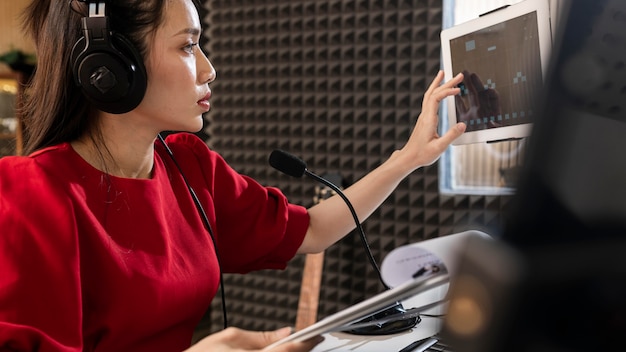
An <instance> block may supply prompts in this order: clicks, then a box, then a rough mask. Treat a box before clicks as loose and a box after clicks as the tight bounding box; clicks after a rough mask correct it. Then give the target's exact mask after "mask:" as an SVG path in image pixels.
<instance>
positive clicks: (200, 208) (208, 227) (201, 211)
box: [157, 133, 228, 329]
mask: <svg viewBox="0 0 626 352" xmlns="http://www.w3.org/2000/svg"><path fill="white" fill-rule="evenodd" d="M157 136H158V138H159V140H160V141H161V144H163V147H165V151H166V152H167V154H168V155H169V156H170V159H172V161H173V162H174V165H176V168H177V169H178V172H179V173H180V175H181V176H182V178H183V181H184V182H185V185H186V186H187V189H188V190H189V194H190V195H191V198H193V202H194V203H195V205H196V208H197V209H198V213H199V214H200V217H201V218H202V222H203V223H204V227H205V228H206V230H207V231H208V232H209V236H210V237H211V241H212V242H213V248H214V250H215V256H216V258H217V264H218V267H219V272H220V293H221V297H222V315H223V318H224V329H226V328H227V327H228V316H227V314H226V295H225V294H224V275H223V274H222V269H221V268H222V266H221V264H220V255H219V252H218V250H217V242H216V240H215V235H214V234H213V228H212V227H211V224H210V223H209V217H208V216H207V215H206V212H205V211H204V207H203V206H202V204H201V203H200V199H198V196H197V195H196V192H195V191H194V190H193V188H192V187H191V185H190V184H189V182H188V181H187V177H185V174H184V173H183V169H182V168H181V167H180V165H179V164H178V162H177V161H176V158H174V153H173V152H172V150H171V149H170V147H169V146H168V145H167V143H166V142H165V139H163V136H161V134H160V133H159V134H158V135H157Z"/></svg>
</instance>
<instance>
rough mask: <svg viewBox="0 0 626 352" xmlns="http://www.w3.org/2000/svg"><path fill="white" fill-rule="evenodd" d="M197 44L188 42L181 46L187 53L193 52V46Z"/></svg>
mask: <svg viewBox="0 0 626 352" xmlns="http://www.w3.org/2000/svg"><path fill="white" fill-rule="evenodd" d="M197 46H198V43H189V44H187V45H185V46H184V47H183V50H184V51H185V52H187V53H188V54H193V52H194V49H195V47H197Z"/></svg>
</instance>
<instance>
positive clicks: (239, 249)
mask: <svg viewBox="0 0 626 352" xmlns="http://www.w3.org/2000/svg"><path fill="white" fill-rule="evenodd" d="M168 142H170V147H171V148H172V150H173V152H174V155H175V156H176V158H177V159H180V160H179V164H181V166H182V167H183V169H184V172H185V173H188V175H186V176H187V177H188V179H189V180H190V183H192V185H193V187H194V190H195V191H196V193H197V194H198V196H199V197H200V199H201V202H202V203H203V204H204V206H206V207H207V208H208V210H207V212H209V213H210V215H211V216H212V219H211V220H212V221H213V222H212V224H214V227H215V228H214V230H215V234H216V237H217V243H218V251H219V255H220V260H221V264H222V270H223V271H224V272H238V273H245V272H249V271H252V270H261V269H284V268H285V266H286V265H287V262H288V261H289V260H291V259H292V258H293V256H294V255H295V254H296V252H297V250H298V248H300V245H301V244H302V241H303V240H304V235H305V234H306V231H307V228H308V226H309V215H308V212H307V210H306V208H304V207H302V206H299V205H294V204H290V203H289V202H288V200H287V198H286V197H285V195H284V194H283V193H282V192H280V190H278V189H277V188H273V187H264V186H262V185H260V184H259V183H258V182H257V181H255V180H253V179H252V178H250V177H247V176H245V175H241V174H239V173H237V172H236V171H235V170H233V169H232V168H231V167H230V166H229V165H228V164H227V163H226V161H225V160H224V159H223V158H222V157H221V156H220V155H219V154H217V153H215V152H213V151H211V150H210V149H209V148H208V147H207V145H206V144H205V143H204V142H203V141H202V140H200V139H199V138H197V137H196V136H194V135H191V134H176V135H172V136H169V137H168ZM179 156H180V157H179ZM268 167H269V166H268Z"/></svg>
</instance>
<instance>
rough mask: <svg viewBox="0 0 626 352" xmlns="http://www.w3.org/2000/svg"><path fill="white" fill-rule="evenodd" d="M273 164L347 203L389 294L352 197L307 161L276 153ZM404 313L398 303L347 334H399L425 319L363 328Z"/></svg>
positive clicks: (379, 277) (401, 319)
mask: <svg viewBox="0 0 626 352" xmlns="http://www.w3.org/2000/svg"><path fill="white" fill-rule="evenodd" d="M269 163H270V165H271V166H272V167H273V168H275V169H276V170H278V171H280V172H282V173H284V174H287V175H289V176H292V177H302V176H303V175H307V176H309V177H311V178H313V179H314V180H316V181H318V182H321V183H322V184H324V185H326V186H328V187H329V188H330V189H332V190H333V191H335V192H336V193H337V195H339V196H340V197H341V199H343V201H344V202H345V203H346V205H347V206H348V209H349V210H350V213H351V214H352V218H353V219H354V223H355V224H356V228H357V230H358V232H359V235H360V238H361V243H362V244H363V247H364V248H365V253H366V254H367V257H368V259H369V262H370V264H371V265H372V267H373V268H374V271H375V272H376V275H378V279H379V280H380V282H381V283H382V285H383V287H384V288H385V289H386V290H389V289H390V287H389V286H388V285H387V284H386V283H385V281H384V280H383V277H382V275H381V273H380V269H379V267H378V264H376V260H375V259H374V256H373V255H372V251H371V249H370V246H369V243H368V241H367V238H366V237H365V231H364V230H363V226H361V221H359V218H358V216H357V214H356V211H355V210H354V207H353V206H352V203H351V202H350V200H349V199H348V197H347V196H346V195H345V194H344V193H343V192H342V191H341V189H340V188H339V187H337V186H336V185H335V184H333V183H332V182H330V181H328V180H327V179H325V178H323V177H321V176H318V175H316V174H314V173H312V172H310V171H309V170H308V169H307V167H306V163H305V162H304V160H302V159H300V158H298V157H296V156H294V155H291V154H289V153H287V152H285V151H283V150H279V149H277V150H274V151H272V153H271V154H270V157H269ZM404 313H406V310H405V309H404V307H403V306H402V303H400V302H397V303H396V304H395V305H393V306H391V307H389V308H388V309H386V310H383V311H381V312H378V313H376V314H373V315H371V316H369V317H366V318H364V319H362V320H360V321H357V322H356V323H354V324H359V325H360V326H361V327H359V328H355V329H352V330H346V331H345V332H348V333H353V334H358V335H387V334H395V333H398V332H402V331H405V330H408V329H411V328H413V327H414V326H415V325H417V324H418V323H419V322H420V321H421V318H420V317H419V316H417V317H412V316H411V317H408V318H406V317H402V318H400V319H397V320H396V319H393V320H391V321H388V322H386V323H382V324H374V325H370V326H363V323H367V322H368V321H377V320H381V319H383V318H386V317H391V316H394V315H396V314H397V315H398V316H402V315H403V314H404Z"/></svg>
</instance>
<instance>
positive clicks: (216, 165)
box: [0, 134, 309, 351]
mask: <svg viewBox="0 0 626 352" xmlns="http://www.w3.org/2000/svg"><path fill="white" fill-rule="evenodd" d="M167 141H168V145H169V146H170V148H171V150H172V151H173V153H174V155H175V157H176V159H177V161H178V163H179V165H181V167H182V168H183V171H184V173H185V176H186V177H187V179H188V181H189V182H190V184H191V185H192V187H193V188H194V190H195V191H196V193H197V194H198V197H199V198H200V200H201V203H202V204H203V206H204V208H205V210H206V213H207V215H208V217H209V219H210V223H211V225H212V228H213V230H214V233H215V236H216V241H217V244H218V251H219V255H220V259H221V264H222V271H223V272H238V273H245V272H248V271H251V270H259V269H269V268H276V269H279V268H284V267H285V265H286V263H287V261H289V260H290V259H291V258H292V257H293V255H294V254H295V252H296V250H297V249H298V247H299V246H300V244H301V243H302V240H303V238H304V234H305V232H306V229H307V227H308V222H309V218H308V214H307V212H306V209H304V208H302V207H300V206H295V205H291V204H289V203H288V202H287V199H286V198H285V196H284V195H283V194H282V193H280V191H278V190H277V189H275V188H270V187H262V186H261V185H259V184H258V183H257V182H255V181H254V180H252V179H250V178H248V177H246V176H243V175H240V174H238V173H236V172H235V171H234V170H233V169H231V168H230V167H229V166H228V165H227V164H226V162H225V161H224V160H223V159H222V158H221V157H220V156H219V155H218V154H217V153H215V152H212V151H210V150H209V149H208V148H207V147H206V145H205V144H204V143H203V142H202V141H201V140H200V139H199V138H197V137H195V136H194V135H191V134H176V135H171V136H169V137H168V139H167ZM155 148H156V151H155V156H154V172H153V176H152V178H151V179H125V178H119V177H114V176H108V175H106V174H104V173H102V172H100V171H98V170H96V169H95V168H93V167H92V166H90V165H89V164H88V163H87V162H85V161H84V160H83V159H82V158H81V157H80V156H79V155H78V154H77V153H76V152H75V151H74V150H73V149H72V148H71V146H70V145H69V144H68V143H63V144H60V145H57V146H54V147H50V148H46V149H44V150H41V151H38V152H36V153H34V154H32V155H30V156H28V157H5V158H2V159H0V350H6V349H8V350H18V351H22V350H26V351H32V350H38V351H95V350H99V351H100V350H101V351H131V350H132V351H180V350H183V349H185V348H187V347H189V343H190V341H191V336H192V333H193V330H194V328H195V326H196V325H197V323H198V322H199V320H200V319H201V317H202V315H203V314H204V312H205V311H206V309H207V307H208V305H209V303H210V301H211V299H212V298H213V296H214V295H215V293H216V291H217V287H218V285H219V271H218V264H217V260H216V256H215V252H214V248H213V244H212V242H211V239H210V237H209V235H208V233H207V231H206V230H205V229H204V226H203V224H202V221H201V218H200V216H199V215H198V211H197V210H196V208H195V205H194V203H193V201H192V199H191V196H190V195H189V192H188V191H187V188H186V185H185V183H184V182H183V179H182V177H181V175H180V173H179V172H178V170H177V169H176V167H175V165H174V164H173V162H172V161H171V159H170V158H169V156H168V155H167V154H166V153H165V150H164V148H163V147H162V146H161V144H160V143H159V142H157V143H156V147H155Z"/></svg>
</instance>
